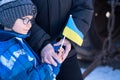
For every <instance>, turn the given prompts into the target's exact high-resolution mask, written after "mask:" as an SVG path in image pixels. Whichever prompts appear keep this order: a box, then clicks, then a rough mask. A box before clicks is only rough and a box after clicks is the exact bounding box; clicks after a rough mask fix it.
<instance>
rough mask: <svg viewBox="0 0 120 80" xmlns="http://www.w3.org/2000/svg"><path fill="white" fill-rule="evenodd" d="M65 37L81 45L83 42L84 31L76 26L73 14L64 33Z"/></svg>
mask: <svg viewBox="0 0 120 80" xmlns="http://www.w3.org/2000/svg"><path fill="white" fill-rule="evenodd" d="M62 34H63V35H64V36H65V37H67V38H68V39H70V40H71V41H73V42H75V43H76V44H78V45H79V46H81V45H82V43H83V37H84V35H83V33H82V32H81V31H80V30H79V29H78V28H77V27H76V24H75V23H74V20H73V18H72V15H70V17H69V19H68V22H67V24H66V26H65V28H64V30H63V33H62Z"/></svg>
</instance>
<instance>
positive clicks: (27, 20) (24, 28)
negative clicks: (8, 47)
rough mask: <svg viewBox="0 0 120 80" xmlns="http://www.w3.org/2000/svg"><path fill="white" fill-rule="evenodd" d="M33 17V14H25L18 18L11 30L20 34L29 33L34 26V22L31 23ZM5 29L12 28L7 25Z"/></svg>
mask: <svg viewBox="0 0 120 80" xmlns="http://www.w3.org/2000/svg"><path fill="white" fill-rule="evenodd" d="M32 18H33V16H31V15H28V16H24V17H22V18H18V19H17V20H16V21H15V23H14V25H13V27H12V29H11V30H13V31H15V32H17V33H20V34H27V33H28V31H29V30H30V28H31V26H32V23H31V20H32ZM5 30H10V29H8V28H6V27H5Z"/></svg>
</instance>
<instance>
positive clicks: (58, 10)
mask: <svg viewBox="0 0 120 80" xmlns="http://www.w3.org/2000/svg"><path fill="white" fill-rule="evenodd" d="M32 1H33V2H34V3H35V5H36V6H37V16H36V23H37V24H34V25H33V27H32V29H31V31H32V34H31V36H30V38H29V40H28V42H29V44H30V45H31V47H32V48H33V49H34V50H35V51H36V52H38V51H40V49H41V48H42V47H43V46H45V45H46V44H47V43H49V42H51V40H53V39H56V38H58V37H59V36H60V35H61V33H62V31H63V29H64V26H65V24H66V22H67V20H68V17H69V15H70V14H72V16H73V19H74V21H75V23H76V25H77V27H78V28H79V30H80V31H81V32H82V33H83V34H84V35H85V34H86V32H87V31H88V29H89V27H90V24H91V19H92V15H93V5H92V0H32ZM38 25H39V26H38ZM74 53H75V52H74ZM70 55H73V54H72V51H71V54H70Z"/></svg>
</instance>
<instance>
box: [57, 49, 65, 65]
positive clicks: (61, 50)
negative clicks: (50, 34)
mask: <svg viewBox="0 0 120 80" xmlns="http://www.w3.org/2000/svg"><path fill="white" fill-rule="evenodd" d="M57 54H58V56H59V58H60V63H62V62H63V54H64V48H60V49H58V53H57Z"/></svg>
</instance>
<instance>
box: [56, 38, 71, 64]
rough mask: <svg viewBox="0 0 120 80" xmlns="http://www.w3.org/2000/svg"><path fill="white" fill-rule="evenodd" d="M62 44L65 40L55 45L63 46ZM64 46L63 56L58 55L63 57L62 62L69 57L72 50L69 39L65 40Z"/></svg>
mask: <svg viewBox="0 0 120 80" xmlns="http://www.w3.org/2000/svg"><path fill="white" fill-rule="evenodd" d="M62 42H63V39H61V40H60V41H59V42H57V43H55V44H54V46H59V45H62ZM63 45H64V46H65V49H64V51H63V52H62V54H58V55H60V56H61V57H62V62H63V61H64V60H65V59H66V57H67V56H68V54H69V52H70V50H71V43H70V41H68V40H67V39H64V43H63Z"/></svg>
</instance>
